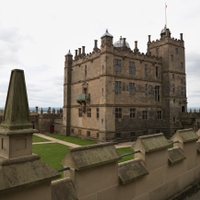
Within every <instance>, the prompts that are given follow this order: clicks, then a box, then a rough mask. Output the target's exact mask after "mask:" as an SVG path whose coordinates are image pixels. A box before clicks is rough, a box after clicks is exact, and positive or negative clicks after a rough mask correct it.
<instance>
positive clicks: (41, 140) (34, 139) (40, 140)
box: [32, 135, 49, 142]
mask: <svg viewBox="0 0 200 200" xmlns="http://www.w3.org/2000/svg"><path fill="white" fill-rule="evenodd" d="M48 141H49V140H47V139H44V138H41V137H38V136H36V135H33V137H32V142H48Z"/></svg>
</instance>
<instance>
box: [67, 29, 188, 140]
mask: <svg viewBox="0 0 200 200" xmlns="http://www.w3.org/2000/svg"><path fill="white" fill-rule="evenodd" d="M160 35H161V38H160V40H156V41H151V36H149V38H148V43H147V53H145V54H144V53H140V51H139V49H138V47H137V41H136V42H135V48H134V49H133V50H131V49H130V47H129V44H128V43H127V41H126V39H125V38H120V40H119V41H117V42H115V43H114V42H113V36H112V35H111V34H110V33H109V32H108V31H106V33H105V34H104V35H103V36H102V37H101V46H100V48H98V45H97V40H95V41H94V48H93V52H92V53H90V54H86V53H85V47H84V46H83V47H82V49H81V48H79V49H78V50H76V52H75V56H74V58H73V56H72V54H71V53H70V52H69V53H68V54H67V55H66V56H65V69H64V106H63V134H65V135H76V136H81V137H89V138H93V139H96V140H100V141H115V140H118V141H120V140H121V141H125V140H134V139H136V137H137V136H140V135H146V134H152V133H158V132H163V133H164V134H165V135H166V137H170V136H171V135H173V134H174V133H175V131H176V130H178V129H182V128H183V126H182V124H181V121H180V117H179V115H180V113H181V112H185V110H186V109H187V98H186V74H185V53H184V41H183V35H182V34H180V39H174V38H171V33H170V30H169V29H167V28H166V27H165V28H164V29H163V30H162V31H161V34H160Z"/></svg>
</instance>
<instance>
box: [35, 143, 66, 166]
mask: <svg viewBox="0 0 200 200" xmlns="http://www.w3.org/2000/svg"><path fill="white" fill-rule="evenodd" d="M68 149H69V147H67V146H65V145H62V144H58V143H49V144H34V145H33V153H35V154H37V155H39V156H40V157H41V159H42V160H43V161H44V162H45V163H47V164H48V165H50V166H51V167H52V168H54V169H56V170H58V169H61V168H63V166H62V165H61V161H62V159H63V158H64V156H65V154H66V153H67V151H68Z"/></svg>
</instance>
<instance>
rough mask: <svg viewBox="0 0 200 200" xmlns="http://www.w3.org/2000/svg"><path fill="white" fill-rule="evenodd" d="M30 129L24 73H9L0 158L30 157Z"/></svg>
mask: <svg viewBox="0 0 200 200" xmlns="http://www.w3.org/2000/svg"><path fill="white" fill-rule="evenodd" d="M34 132H38V131H37V130H34V129H33V128H32V124H31V122H30V112H29V106H28V98H27V92H26V83H25V77H24V71H23V70H19V69H15V70H12V72H11V77H10V83H9V88H8V93H7V99H6V105H5V110H4V117H3V122H2V124H1V125H0V147H1V148H0V157H4V158H16V157H20V156H27V155H32V134H33V133H34Z"/></svg>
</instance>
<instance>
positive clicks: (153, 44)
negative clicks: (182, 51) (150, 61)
mask: <svg viewBox="0 0 200 200" xmlns="http://www.w3.org/2000/svg"><path fill="white" fill-rule="evenodd" d="M166 43H168V44H172V45H176V46H181V47H184V41H183V39H182V38H181V39H176V38H169V37H166V38H164V39H162V38H161V39H159V40H155V41H154V40H153V41H149V42H148V44H149V46H150V48H154V47H157V46H160V45H163V44H166Z"/></svg>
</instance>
